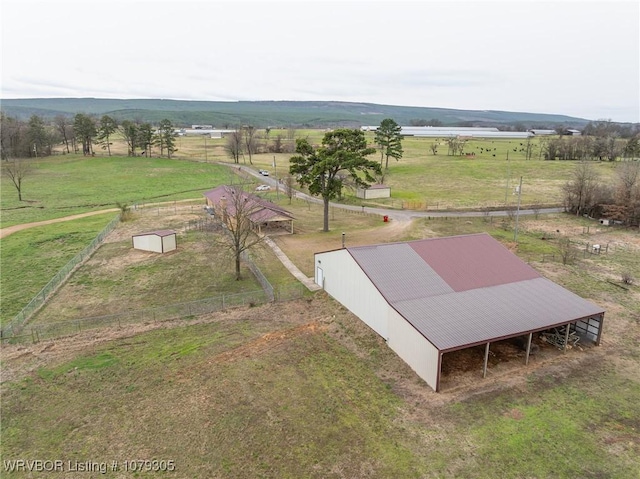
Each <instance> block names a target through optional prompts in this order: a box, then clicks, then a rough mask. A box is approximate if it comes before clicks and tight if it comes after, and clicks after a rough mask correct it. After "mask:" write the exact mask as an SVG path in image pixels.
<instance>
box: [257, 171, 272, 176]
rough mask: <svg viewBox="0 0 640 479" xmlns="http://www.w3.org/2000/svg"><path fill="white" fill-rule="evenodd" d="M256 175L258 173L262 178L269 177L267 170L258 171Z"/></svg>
mask: <svg viewBox="0 0 640 479" xmlns="http://www.w3.org/2000/svg"><path fill="white" fill-rule="evenodd" d="M258 173H260V174H261V175H262V176H269V172H268V171H267V170H260V171H258Z"/></svg>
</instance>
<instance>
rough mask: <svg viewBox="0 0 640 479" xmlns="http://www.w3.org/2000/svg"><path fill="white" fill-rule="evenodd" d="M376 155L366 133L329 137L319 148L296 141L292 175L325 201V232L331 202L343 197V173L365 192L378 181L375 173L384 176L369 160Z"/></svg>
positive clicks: (346, 132)
mask: <svg viewBox="0 0 640 479" xmlns="http://www.w3.org/2000/svg"><path fill="white" fill-rule="evenodd" d="M375 151H376V150H375V149H374V148H368V147H367V140H366V139H365V136H364V132H362V131H360V130H351V129H346V128H345V129H338V130H334V131H331V132H329V133H326V134H325V135H324V138H323V139H322V146H320V147H318V148H314V147H313V146H312V145H311V144H310V143H309V142H308V141H307V140H306V139H298V140H296V153H297V155H296V156H293V157H292V158H291V160H290V166H289V172H290V173H291V174H292V175H297V176H298V182H299V183H300V185H302V186H307V187H308V188H309V192H310V193H311V194H312V195H315V196H321V197H322V199H323V202H324V227H323V231H329V202H330V201H331V200H332V199H335V198H338V197H339V196H340V195H341V194H342V186H343V178H342V176H341V174H342V173H347V175H348V176H349V177H350V178H351V179H352V180H353V182H354V183H355V184H356V185H357V186H360V187H363V188H366V187H368V186H369V184H370V183H371V182H373V181H375V178H374V177H373V175H372V173H375V174H381V166H380V165H379V164H378V162H376V161H371V160H368V159H367V156H369V155H371V154H373V153H375ZM363 177H364V178H363Z"/></svg>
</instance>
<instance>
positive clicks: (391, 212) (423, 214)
mask: <svg viewBox="0 0 640 479" xmlns="http://www.w3.org/2000/svg"><path fill="white" fill-rule="evenodd" d="M220 164H221V165H227V166H228V164H226V163H220ZM234 168H237V169H238V170H241V171H244V172H245V173H249V174H250V175H253V176H255V177H256V178H259V179H260V180H261V181H262V182H263V183H265V184H267V185H269V186H271V187H272V188H277V189H278V191H281V192H284V186H283V185H281V184H278V182H277V181H276V180H275V179H273V178H272V177H270V176H262V175H261V174H259V173H258V172H257V171H255V170H254V169H253V168H247V167H246V166H234ZM295 196H296V198H301V199H304V200H306V201H310V202H312V203H318V204H322V199H321V198H317V197H315V196H310V195H307V194H305V193H302V192H300V191H296V192H295ZM330 206H331V207H332V208H343V209H345V210H351V211H364V212H367V213H374V214H378V215H380V216H388V217H389V218H390V219H392V220H396V221H410V220H411V219H413V218H429V217H431V218H443V217H454V216H455V217H482V216H487V215H488V216H508V215H509V212H508V211H506V210H500V211H489V212H484V211H416V210H396V209H387V208H372V207H369V206H364V207H363V206H355V205H343V204H340V203H330ZM562 211H564V210H563V209H562V208H541V209H539V210H537V212H536V211H534V210H531V209H523V210H520V214H521V215H534V214H536V213H538V214H545V213H561V212H562Z"/></svg>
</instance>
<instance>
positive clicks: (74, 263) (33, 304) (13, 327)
mask: <svg viewBox="0 0 640 479" xmlns="http://www.w3.org/2000/svg"><path fill="white" fill-rule="evenodd" d="M119 222H120V215H118V216H116V217H115V218H114V219H113V220H111V221H110V222H109V224H108V225H107V226H105V227H104V229H103V230H102V231H101V232H100V233H99V234H98V236H96V237H95V238H94V239H93V241H91V243H89V244H88V245H87V246H86V247H85V248H84V249H83V250H82V251H81V252H80V253H78V254H77V255H76V256H74V257H73V258H72V259H71V260H70V261H69V262H68V263H67V264H66V265H64V266H63V267H62V268H61V269H60V270H59V271H58V272H57V273H56V275H55V276H54V277H53V278H51V280H49V282H48V283H47V284H46V285H45V286H44V287H43V288H42V289H41V290H40V291H39V292H38V294H36V295H35V296H34V297H33V299H32V300H31V301H29V303H28V304H27V305H26V306H25V307H24V308H22V310H21V311H20V312H19V313H18V314H17V315H16V316H14V318H13V319H12V320H11V321H9V322H8V323H7V324H6V325H4V326H3V327H2V329H0V338H5V337H11V336H14V335H16V334H19V333H20V329H21V328H22V327H23V326H24V324H25V323H26V322H27V321H28V320H29V318H31V317H32V316H33V315H34V314H35V313H36V312H37V311H38V310H39V309H40V308H41V307H42V306H43V305H44V304H45V303H46V302H47V300H48V299H49V297H50V296H51V295H52V294H53V293H55V292H56V291H57V289H58V288H59V287H60V285H62V284H63V283H64V282H65V281H66V280H67V279H68V278H69V276H70V275H71V273H73V271H75V269H76V268H77V267H78V266H79V265H81V264H82V263H83V262H84V261H85V260H86V259H88V258H89V257H90V256H91V255H92V254H93V253H94V252H95V251H96V250H97V249H98V247H99V246H100V245H101V244H102V242H103V241H104V238H105V237H106V236H107V235H108V234H109V233H110V232H111V231H113V229H114V228H115V227H116V226H117V225H118V223H119Z"/></svg>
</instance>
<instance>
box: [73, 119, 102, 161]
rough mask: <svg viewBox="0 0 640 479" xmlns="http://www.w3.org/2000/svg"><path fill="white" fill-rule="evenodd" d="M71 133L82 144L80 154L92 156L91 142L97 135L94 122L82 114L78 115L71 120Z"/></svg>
mask: <svg viewBox="0 0 640 479" xmlns="http://www.w3.org/2000/svg"><path fill="white" fill-rule="evenodd" d="M73 132H74V134H75V136H76V138H78V139H79V140H80V141H81V142H82V154H83V155H85V156H87V155H93V140H94V139H95V137H96V135H97V128H96V122H95V120H94V119H93V118H91V117H90V116H87V115H85V114H84V113H78V114H77V115H76V116H75V117H74V119H73Z"/></svg>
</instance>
